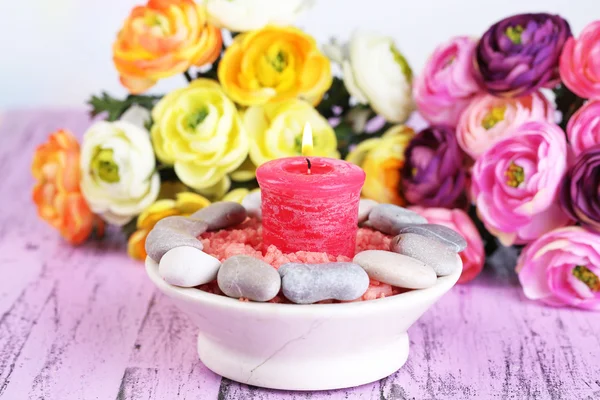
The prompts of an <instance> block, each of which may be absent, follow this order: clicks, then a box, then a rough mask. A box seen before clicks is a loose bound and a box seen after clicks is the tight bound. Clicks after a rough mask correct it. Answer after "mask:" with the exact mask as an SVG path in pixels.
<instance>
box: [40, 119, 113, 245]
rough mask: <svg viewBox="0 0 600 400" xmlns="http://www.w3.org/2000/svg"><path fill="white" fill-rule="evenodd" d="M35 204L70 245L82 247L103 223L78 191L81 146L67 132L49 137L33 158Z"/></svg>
mask: <svg viewBox="0 0 600 400" xmlns="http://www.w3.org/2000/svg"><path fill="white" fill-rule="evenodd" d="M31 172H32V174H33V177H34V178H35V179H36V181H37V182H36V184H35V187H34V188H33V201H34V203H35V204H36V205H37V208H38V214H39V216H40V217H41V218H42V219H44V220H46V221H47V222H48V223H49V224H50V225H52V226H53V227H54V228H56V229H57V230H58V231H59V232H60V234H61V235H62V237H63V238H65V239H66V240H67V241H68V242H69V243H71V244H80V243H82V242H83V241H84V240H85V239H87V238H88V236H89V235H90V234H91V233H92V231H93V229H94V227H95V226H96V227H98V229H99V231H100V232H101V231H102V230H103V229H104V225H103V222H102V221H101V220H100V218H98V217H97V216H96V215H94V214H93V213H92V211H91V210H90V208H89V207H88V205H87V203H86V201H85V199H84V198H83V196H82V194H81V191H80V189H79V178H80V172H79V143H77V139H75V137H73V135H72V134H71V133H70V132H69V131H66V130H59V131H56V132H54V133H52V134H51V135H50V137H49V138H48V142H46V143H44V144H42V145H40V146H39V147H38V148H37V150H36V151H35V154H34V156H33V163H32V166H31Z"/></svg>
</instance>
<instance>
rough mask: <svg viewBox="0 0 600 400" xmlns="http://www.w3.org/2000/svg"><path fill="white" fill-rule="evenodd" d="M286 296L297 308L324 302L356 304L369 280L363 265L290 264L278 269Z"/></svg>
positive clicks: (342, 263)
mask: <svg viewBox="0 0 600 400" xmlns="http://www.w3.org/2000/svg"><path fill="white" fill-rule="evenodd" d="M279 275H281V287H282V291H283V295H284V296H285V297H286V298H287V299H288V300H290V301H291V302H293V303H296V304H312V303H316V302H318V301H323V300H344V301H349V300H356V299H358V298H359V297H360V296H362V295H363V294H365V292H366V291H367V289H368V288H369V276H368V275H367V273H366V272H365V271H364V270H363V269H362V268H361V267H360V265H357V264H353V263H347V262H339V263H324V264H299V263H287V264H284V265H282V266H281V267H280V268H279Z"/></svg>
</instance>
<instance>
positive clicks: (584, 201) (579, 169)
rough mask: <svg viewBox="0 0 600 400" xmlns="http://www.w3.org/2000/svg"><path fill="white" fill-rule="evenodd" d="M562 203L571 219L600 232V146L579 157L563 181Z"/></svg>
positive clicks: (586, 151)
mask: <svg viewBox="0 0 600 400" xmlns="http://www.w3.org/2000/svg"><path fill="white" fill-rule="evenodd" d="M560 203H561V205H562V207H563V209H564V210H565V211H566V213H567V214H568V215H569V216H570V217H571V218H573V219H575V220H577V221H578V222H580V223H581V225H583V226H584V227H586V228H589V229H592V230H595V231H597V232H600V144H599V145H596V146H594V147H590V148H589V149H586V150H584V151H583V152H582V153H580V154H579V156H577V159H576V161H575V164H574V165H573V167H572V168H571V169H570V170H569V171H568V172H567V174H566V176H565V179H564V181H563V186H562V190H561V193H560Z"/></svg>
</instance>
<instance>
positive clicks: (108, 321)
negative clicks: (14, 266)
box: [0, 235, 154, 399]
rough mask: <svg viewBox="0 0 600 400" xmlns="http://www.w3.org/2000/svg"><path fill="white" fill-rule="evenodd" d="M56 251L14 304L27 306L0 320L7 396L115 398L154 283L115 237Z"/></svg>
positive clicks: (120, 239) (119, 239)
mask: <svg viewBox="0 0 600 400" xmlns="http://www.w3.org/2000/svg"><path fill="white" fill-rule="evenodd" d="M114 236H116V235H114ZM61 250H62V251H61V252H57V254H54V256H53V257H52V259H51V260H49V261H48V263H47V268H48V270H49V272H48V273H47V274H42V275H41V277H40V279H39V280H37V281H35V283H34V285H32V286H31V287H30V288H28V289H27V291H26V292H25V295H24V296H23V297H21V298H20V300H19V302H18V303H16V306H17V307H21V308H26V309H25V310H24V311H21V310H20V309H13V311H11V312H9V313H8V316H9V318H7V320H6V321H3V323H2V324H1V325H0V329H2V332H7V335H2V337H3V339H4V338H6V339H5V340H7V342H8V343H6V344H5V343H2V344H1V347H0V348H1V349H2V350H3V351H6V352H8V353H12V358H10V359H9V358H7V360H10V362H11V366H12V368H9V369H7V370H5V371H7V372H5V373H4V374H3V376H1V377H2V378H5V379H4V383H3V384H2V386H0V387H4V390H3V392H4V393H3V394H4V395H5V396H6V398H9V399H10V398H17V397H13V396H15V395H17V394H23V393H29V397H31V398H55V399H68V398H77V399H84V398H115V397H116V396H117V393H118V390H119V386H120V382H121V377H122V376H123V371H124V370H125V366H126V364H127V360H128V359H129V354H130V350H131V348H132V346H133V344H134V341H135V338H136V337H137V333H138V329H139V326H140V325H141V322H142V319H143V316H144V313H145V311H146V305H147V303H148V301H149V299H150V297H151V295H152V293H153V291H154V289H153V287H152V286H151V285H150V284H149V282H148V281H147V280H146V277H145V273H144V271H143V269H142V268H141V267H140V265H139V264H138V263H135V262H133V261H128V260H127V259H126V258H125V257H123V252H124V246H123V244H122V238H120V237H119V238H114V239H112V240H110V239H109V240H107V241H105V242H101V243H98V244H95V245H90V246H88V247H85V248H78V249H77V250H73V249H71V248H69V247H64V248H62V249H61ZM42 288H43V289H44V290H41V289H42ZM24 315H25V316H26V315H29V316H31V317H30V318H23V316H24ZM15 350H18V351H15Z"/></svg>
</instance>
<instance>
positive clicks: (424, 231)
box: [398, 224, 467, 253]
mask: <svg viewBox="0 0 600 400" xmlns="http://www.w3.org/2000/svg"><path fill="white" fill-rule="evenodd" d="M398 233H415V234H417V235H421V236H425V237H427V238H430V239H434V240H437V241H438V242H441V243H443V244H445V245H446V246H449V247H451V248H452V249H453V250H454V251H455V252H457V253H459V252H461V251H463V250H464V249H466V248H467V241H466V240H465V238H464V237H462V236H461V235H460V234H459V233H458V232H456V231H455V230H453V229H450V228H448V227H445V226H443V225H437V224H424V225H411V226H407V227H405V228H402V229H401V230H400V232H398Z"/></svg>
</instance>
